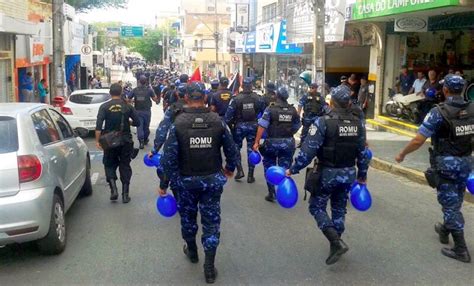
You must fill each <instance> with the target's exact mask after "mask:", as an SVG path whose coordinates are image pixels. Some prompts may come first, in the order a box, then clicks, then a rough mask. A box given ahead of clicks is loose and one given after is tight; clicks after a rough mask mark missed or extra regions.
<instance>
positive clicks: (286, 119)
mask: <svg viewBox="0 0 474 286" xmlns="http://www.w3.org/2000/svg"><path fill="white" fill-rule="evenodd" d="M288 96H289V95H288V90H287V89H286V88H284V87H280V88H279V89H278V91H277V93H276V100H275V101H274V102H272V103H270V105H269V106H268V107H267V108H266V109H265V111H264V112H263V115H262V118H260V119H259V120H258V130H257V136H256V138H255V143H254V144H253V150H254V151H258V150H259V149H260V153H261V154H262V155H263V167H264V169H265V172H266V171H267V169H268V168H270V167H271V166H281V167H283V168H285V170H286V169H288V168H290V166H291V163H292V161H293V155H294V154H295V150H296V147H295V139H294V137H293V135H294V134H295V133H296V132H297V131H298V130H299V129H300V127H301V121H300V116H299V115H298V112H297V111H296V108H295V107H293V105H290V104H288V102H287V100H288ZM265 130H267V132H268V137H267V139H266V140H265V142H264V143H263V145H262V146H260V139H262V136H263V133H264V132H265ZM267 186H268V195H267V196H266V197H265V200H267V201H269V202H274V201H275V186H274V185H272V184H269V183H267Z"/></svg>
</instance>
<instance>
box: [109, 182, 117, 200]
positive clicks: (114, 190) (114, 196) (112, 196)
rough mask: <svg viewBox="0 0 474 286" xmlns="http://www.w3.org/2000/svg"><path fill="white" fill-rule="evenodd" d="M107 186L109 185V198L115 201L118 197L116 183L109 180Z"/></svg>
mask: <svg viewBox="0 0 474 286" xmlns="http://www.w3.org/2000/svg"><path fill="white" fill-rule="evenodd" d="M109 186H110V200H111V201H116V200H117V199H118V190H117V184H116V183H115V180H110V181H109Z"/></svg>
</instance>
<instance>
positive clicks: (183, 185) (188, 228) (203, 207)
mask: <svg viewBox="0 0 474 286" xmlns="http://www.w3.org/2000/svg"><path fill="white" fill-rule="evenodd" d="M196 110H197V112H199V113H201V114H203V115H202V116H203V117H202V118H203V119H202V120H199V123H200V124H206V123H207V122H210V121H212V122H218V123H219V125H220V127H219V130H218V131H217V132H218V133H217V135H215V136H217V137H213V139H212V140H208V141H206V140H205V139H204V140H202V139H200V138H202V137H204V136H205V135H203V131H202V130H197V129H196V130H197V131H196V132H197V133H195V134H196V135H197V137H191V138H189V140H182V139H180V138H181V137H182V135H180V134H181V133H182V132H184V131H183V130H181V129H183V128H182V125H181V124H183V122H181V121H185V119H186V116H189V114H187V112H189V113H193V112H196ZM180 117H181V118H180ZM199 118H200V117H199ZM209 118H210V120H209ZM217 120H218V121H217ZM196 122H197V121H196ZM184 123H185V122H184ZM191 124H192V122H191ZM201 127H202V125H201ZM198 129H199V128H198ZM193 132H194V131H190V134H194V133H193ZM216 141H219V143H218V145H217V146H215V145H213V144H214V143H217V142H216ZM188 142H190V143H189V145H190V146H188V148H184V147H186V146H185V144H188ZM209 142H212V143H209ZM208 145H209V146H208ZM211 145H212V147H211ZM208 147H209V148H218V149H217V150H218V153H216V152H214V151H215V149H212V150H211V149H209V151H203V150H207V149H206V148H208ZM221 147H222V148H223V151H224V154H225V156H226V166H225V168H226V169H227V170H229V171H234V170H235V167H236V165H237V163H238V162H239V161H240V154H239V153H238V150H237V148H236V146H235V143H234V141H233V140H232V136H231V133H230V130H229V129H228V127H227V126H226V125H225V124H224V122H222V120H221V119H219V118H218V117H217V114H215V113H210V112H206V111H205V109H204V108H202V109H194V110H193V109H190V111H186V110H185V112H183V113H181V114H180V115H178V117H177V119H176V121H175V123H173V124H172V126H171V129H170V134H169V137H168V140H167V141H166V143H165V146H164V155H163V160H162V162H163V167H164V169H165V173H166V174H169V177H171V178H177V179H176V181H177V184H178V187H179V189H180V195H179V197H180V199H179V201H178V210H179V213H180V215H181V232H182V237H183V239H184V240H185V241H186V242H189V241H193V240H195V237H196V234H197V231H198V225H197V221H196V219H197V213H198V210H199V211H200V214H201V219H202V220H201V222H202V227H203V235H202V244H203V247H204V251H205V252H215V250H216V249H217V246H218V245H219V239H220V220H221V218H220V213H221V208H220V198H221V194H222V191H223V186H224V184H225V183H226V181H227V179H226V177H225V176H224V174H223V173H222V159H220V160H219V158H220V156H221V153H220V148H221ZM193 150H194V151H195V152H196V153H192V152H193ZM211 151H212V154H211V153H210V152H211ZM201 152H202V153H201ZM183 153H188V154H183ZM189 154H191V155H189ZM215 156H217V157H218V158H216V159H215V160H213V159H212V158H211V157H215ZM185 160H188V161H186V162H185ZM203 162H209V163H212V164H218V166H220V168H219V169H218V170H217V171H215V172H212V173H201V174H200V175H192V174H193V172H197V173H196V174H198V173H199V172H200V171H201V170H203V169H205V168H204V167H203ZM193 163H194V164H197V165H198V166H191V165H193ZM198 167H199V168H198ZM190 170H191V171H190ZM168 184H169V181H168V180H163V181H162V182H161V184H160V187H161V188H162V189H166V188H167V187H168Z"/></svg>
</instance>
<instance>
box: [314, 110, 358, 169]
mask: <svg viewBox="0 0 474 286" xmlns="http://www.w3.org/2000/svg"><path fill="white" fill-rule="evenodd" d="M323 118H324V121H325V123H326V134H325V139H324V143H323V145H322V147H321V151H320V153H319V156H318V157H319V159H320V162H321V165H322V166H326V167H331V168H345V167H353V166H354V165H355V160H356V158H357V154H358V152H359V142H358V140H359V138H360V137H361V136H363V134H362V121H361V119H360V115H359V114H357V113H356V112H354V111H352V110H351V109H341V108H335V109H334V110H332V111H331V112H329V113H328V114H326V115H324V117H323Z"/></svg>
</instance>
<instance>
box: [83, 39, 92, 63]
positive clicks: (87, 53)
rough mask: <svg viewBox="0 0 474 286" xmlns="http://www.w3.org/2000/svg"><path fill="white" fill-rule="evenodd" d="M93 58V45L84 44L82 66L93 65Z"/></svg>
mask: <svg viewBox="0 0 474 286" xmlns="http://www.w3.org/2000/svg"><path fill="white" fill-rule="evenodd" d="M92 65H93V58H92V46H91V45H88V44H84V45H82V47H81V66H83V67H92Z"/></svg>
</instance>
